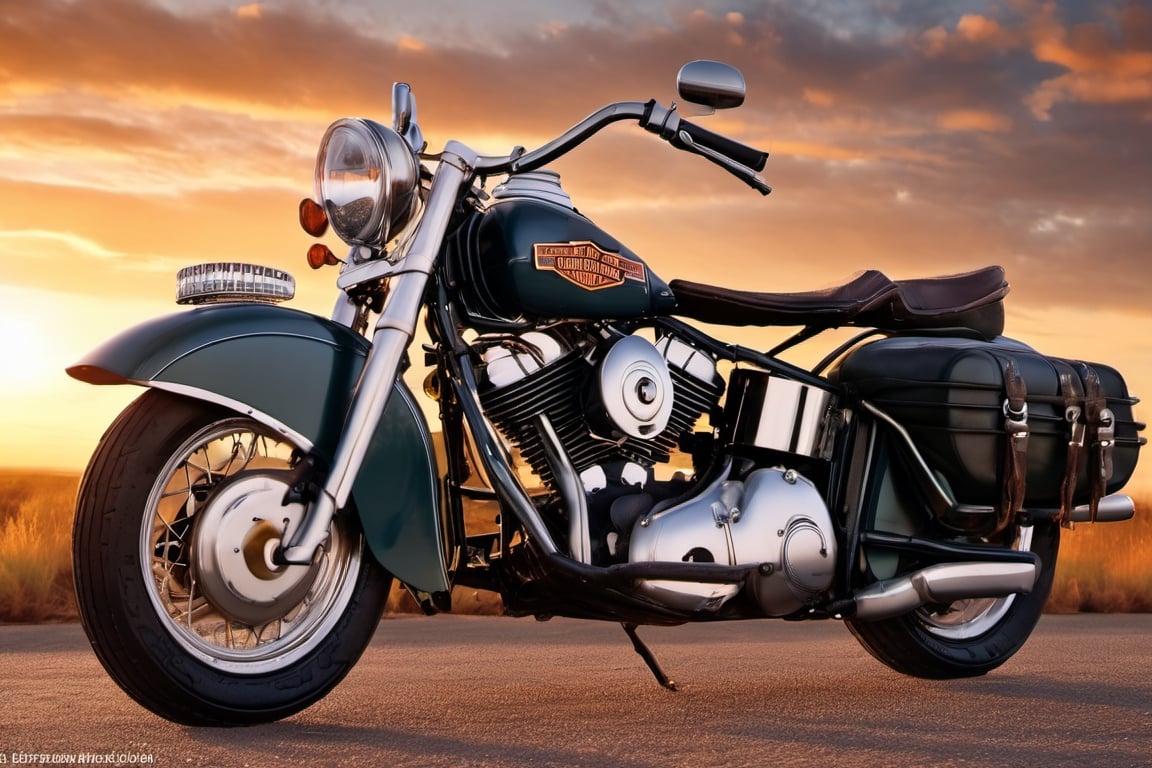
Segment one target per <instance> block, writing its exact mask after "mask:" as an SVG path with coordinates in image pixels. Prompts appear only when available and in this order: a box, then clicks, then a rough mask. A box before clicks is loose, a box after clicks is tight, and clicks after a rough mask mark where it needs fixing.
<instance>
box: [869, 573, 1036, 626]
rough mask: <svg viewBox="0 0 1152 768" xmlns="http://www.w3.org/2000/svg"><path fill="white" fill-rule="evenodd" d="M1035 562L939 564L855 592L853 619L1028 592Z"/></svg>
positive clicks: (883, 616) (872, 617)
mask: <svg viewBox="0 0 1152 768" xmlns="http://www.w3.org/2000/svg"><path fill="white" fill-rule="evenodd" d="M1036 576H1037V570H1036V565H1035V564H1034V563H988V562H983V563H942V564H940V565H931V566H928V567H927V568H925V569H923V570H920V571H916V572H915V573H911V574H908V575H907V576H900V577H898V578H895V579H888V580H886V581H881V582H878V583H876V584H873V585H871V586H869V587H868V588H866V589H864V590H862V591H860V592H858V593H857V594H856V596H855V598H854V599H853V603H854V604H855V609H856V610H855V613H854V614H853V615H852V618H856V619H861V620H864V621H877V620H879V619H890V618H892V617H893V616H899V615H901V614H904V613H908V612H909V611H913V610H915V609H917V608H919V607H920V606H922V605H926V604H928V603H942V604H945V605H946V604H948V603H951V602H954V601H956V600H969V599H973V598H978V597H1007V596H1008V595H1011V594H1015V593H1017V592H1031V591H1032V586H1033V585H1034V584H1035V583H1036Z"/></svg>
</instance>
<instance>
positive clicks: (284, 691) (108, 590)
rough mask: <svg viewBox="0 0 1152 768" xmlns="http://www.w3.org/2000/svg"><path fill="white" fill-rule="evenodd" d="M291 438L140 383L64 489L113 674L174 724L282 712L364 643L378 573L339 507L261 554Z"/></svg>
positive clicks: (281, 519) (94, 636)
mask: <svg viewBox="0 0 1152 768" xmlns="http://www.w3.org/2000/svg"><path fill="white" fill-rule="evenodd" d="M295 451H296V447H295V446H293V445H292V444H290V443H288V442H286V441H284V439H283V438H281V437H278V436H276V435H275V434H274V433H273V432H271V431H270V430H268V429H267V428H266V427H264V426H262V425H260V424H259V423H257V422H255V421H253V420H251V419H248V418H246V417H241V416H237V415H236V414H234V413H231V412H229V411H226V410H223V409H219V408H216V407H215V406H211V405H208V404H205V403H202V402H199V401H195V400H189V399H187V398H181V397H177V396H174V395H170V394H166V393H163V392H156V391H149V392H148V393H146V394H145V395H143V396H142V397H141V398H140V399H138V400H137V401H136V402H135V403H133V404H132V405H131V406H129V408H128V409H127V410H126V411H125V412H124V413H123V414H121V416H120V418H119V419H118V420H117V421H116V423H115V424H113V426H112V427H110V428H109V430H108V433H107V434H106V435H105V436H104V438H103V440H102V441H101V444H100V447H99V448H98V449H97V452H96V454H95V456H94V457H93V459H92V462H91V463H90V465H89V468H88V471H87V472H86V473H85V478H84V481H83V482H82V484H81V490H80V494H79V496H78V501H77V515H76V524H75V530H74V541H73V548H74V552H73V554H74V558H73V559H74V564H75V570H76V584H77V598H78V603H79V606H80V613H81V619H82V621H83V623H84V626H85V630H86V631H87V632H88V635H89V638H90V640H91V641H92V645H93V648H94V649H95V650H96V653H97V656H98V657H99V658H100V660H101V662H103V663H104V666H105V668H106V669H107V670H108V671H109V673H110V674H111V675H112V677H113V678H114V679H115V680H116V681H117V683H119V684H120V685H121V687H122V688H124V690H125V691H127V692H128V693H129V694H130V695H132V696H133V697H134V698H136V699H137V700H138V701H139V702H140V703H142V704H144V706H146V707H148V708H149V709H151V710H152V711H154V712H156V713H158V714H160V715H162V716H164V717H167V718H169V719H172V720H175V721H177V722H182V723H190V724H212V725H232V724H243V723H253V722H267V721H269V720H275V719H278V718H280V717H284V716H286V715H288V714H292V713H294V712H296V711H299V710H300V709H303V708H304V707H306V706H308V705H309V704H311V703H313V702H314V701H316V700H317V699H319V698H320V697H322V696H323V695H324V694H326V693H327V692H328V691H329V690H330V689H331V688H332V687H333V686H334V685H336V683H338V682H339V680H340V679H342V678H343V676H344V675H345V674H346V673H347V671H348V670H349V669H350V668H351V666H352V664H354V663H355V661H356V659H357V658H358V657H359V656H360V653H361V652H362V651H363V649H364V647H365V646H366V645H367V643H368V642H369V641H370V640H371V637H372V634H373V632H374V631H375V626H376V622H377V620H378V619H379V616H380V612H381V611H382V609H383V604H384V601H385V600H386V598H387V594H388V589H389V586H390V582H391V578H390V577H389V576H388V574H387V573H385V572H384V571H383V569H381V568H380V566H379V565H378V564H377V563H376V561H375V560H374V558H373V557H372V556H371V555H370V554H369V553H368V551H367V550H366V548H365V545H364V540H363V535H362V534H361V532H360V529H359V526H358V524H357V521H356V519H355V516H354V515H350V514H344V513H342V514H340V515H338V516H337V519H336V520H335V522H334V523H333V526H332V528H331V530H330V535H329V538H328V540H327V542H326V543H325V544H324V545H323V546H322V547H321V548H320V550H319V551H318V552H317V554H316V556H315V558H314V559H313V561H312V563H310V564H308V565H279V564H277V563H276V562H275V559H274V557H273V555H274V553H275V551H276V549H277V548H278V547H279V546H280V544H281V542H282V540H283V539H284V538H285V537H286V536H291V534H292V532H293V531H294V530H295V528H296V527H297V526H298V525H299V524H300V522H301V520H302V519H303V516H304V512H305V509H304V507H303V506H302V505H300V504H289V505H284V504H283V500H284V496H285V492H286V491H287V490H288V487H289V482H290V480H289V476H290V471H291V468H292V465H293V457H294V454H295Z"/></svg>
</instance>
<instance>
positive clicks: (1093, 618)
mask: <svg viewBox="0 0 1152 768" xmlns="http://www.w3.org/2000/svg"><path fill="white" fill-rule="evenodd" d="M641 636H642V637H644V638H645V639H646V640H647V641H648V642H649V644H650V645H651V646H652V647H653V649H654V650H655V652H656V654H657V655H658V656H659V657H660V659H661V661H662V662H663V663H664V665H665V667H666V668H667V669H668V671H669V673H670V674H671V676H672V677H673V678H674V679H675V680H676V681H677V682H678V683H679V685H680V688H681V690H679V691H677V692H670V691H666V690H664V689H662V688H660V687H659V686H657V685H656V683H655V682H654V681H653V680H652V678H651V677H650V675H649V673H648V671H647V669H646V668H645V667H644V665H643V663H642V662H641V660H640V658H639V657H638V656H636V655H635V654H634V653H633V651H632V648H631V645H630V643H629V642H628V639H627V637H626V636H625V635H624V632H623V631H622V630H621V629H620V628H619V627H618V626H617V625H612V624H594V623H588V622H577V621H569V620H562V619H556V620H554V621H551V622H547V623H537V622H535V621H533V620H531V619H508V618H495V617H470V616H438V617H433V618H420V617H403V618H389V619H385V620H384V621H383V622H381V624H380V629H379V631H378V632H377V634H376V637H375V639H374V641H373V644H372V646H371V647H370V648H369V649H368V651H367V652H366V653H365V656H364V658H363V659H362V660H361V662H360V664H359V665H358V666H357V667H356V668H355V669H354V670H353V671H352V673H351V674H350V675H349V676H348V678H347V679H346V680H345V681H344V682H343V683H342V684H341V685H340V686H339V687H338V688H337V689H336V690H335V691H334V692H333V693H332V694H330V695H329V696H328V697H327V698H326V699H325V700H323V701H321V702H320V703H318V704H316V705H315V706H313V707H312V708H311V709H308V710H306V711H305V712H303V713H301V714H299V715H296V716H295V717H292V718H289V719H287V720H284V721H281V722H279V723H275V724H272V725H265V726H257V727H251V728H243V729H196V728H187V727H183V726H177V725H173V724H171V723H168V722H166V721H164V720H161V719H159V718H157V717H155V716H153V715H152V714H150V713H149V712H147V711H145V710H143V709H141V708H140V707H138V706H137V705H136V704H135V703H134V702H132V701H131V700H130V699H128V697H127V696H125V695H124V694H123V693H121V691H120V690H119V688H117V687H116V686H115V684H113V683H112V681H111V680H110V679H109V678H108V677H107V676H106V675H105V674H104V672H103V670H102V669H101V668H100V666H99V664H98V662H97V661H96V658H95V656H94V655H93V654H92V652H91V651H90V649H89V648H88V645H87V641H86V639H85V638H84V635H83V632H82V631H81V629H80V628H79V627H78V626H76V625H58V626H6V627H0V690H2V695H3V702H2V703H0V764H5V763H6V764H7V765H13V764H20V765H44V764H56V765H60V764H67V763H62V762H60V761H63V760H65V756H67V755H71V754H78V753H83V754H86V755H89V756H90V757H89V759H90V760H92V759H93V758H94V757H95V758H102V759H112V760H113V762H111V763H104V764H105V765H109V764H110V765H117V764H119V765H157V766H199V765H205V766H251V767H252V768H273V767H274V766H286V765H314V766H353V765H355V766H596V768H603V767H604V766H625V767H627V768H641V767H648V766H652V767H653V768H655V767H656V766H660V767H661V768H664V767H665V766H721V765H731V766H756V767H757V768H765V767H766V766H821V768H830V767H831V766H869V768H875V767H876V766H1046V767H1048V766H1108V768H1112V767H1114V766H1152V615H1111V616H1099V615H1076V616H1045V617H1044V618H1043V619H1042V620H1041V622H1040V626H1039V628H1038V629H1037V631H1036V633H1035V634H1034V635H1033V637H1032V639H1031V640H1030V641H1029V643H1028V644H1027V645H1025V647H1024V649H1023V650H1022V651H1020V653H1018V654H1017V655H1016V656H1015V657H1014V658H1013V659H1011V660H1010V661H1009V662H1008V663H1007V664H1005V665H1004V666H1003V667H1001V668H1000V669H999V670H997V671H995V672H993V673H991V674H989V675H987V676H985V677H983V678H977V679H972V680H962V681H950V682H928V681H921V680H914V679H911V678H906V677H903V676H900V675H897V674H896V673H894V672H891V671H889V670H888V669H887V668H886V667H883V666H882V665H881V664H880V663H879V662H877V661H874V660H873V659H872V658H871V657H870V656H868V655H867V654H866V653H865V651H864V650H863V649H862V648H861V647H860V646H858V645H857V644H856V642H855V640H853V639H852V638H851V636H850V635H849V634H848V632H847V630H846V629H845V628H844V627H843V626H840V625H839V624H838V623H835V622H822V623H814V624H786V623H782V622H748V623H741V624H725V625H708V626H685V627H676V628H647V629H645V628H642V629H641ZM52 760H56V761H57V762H56V763H51V762H50V761H52Z"/></svg>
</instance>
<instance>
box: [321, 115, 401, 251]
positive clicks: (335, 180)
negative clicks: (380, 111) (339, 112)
mask: <svg viewBox="0 0 1152 768" xmlns="http://www.w3.org/2000/svg"><path fill="white" fill-rule="evenodd" d="M419 186H420V168H419V166H418V165H417V162H416V156H415V155H414V154H413V152H412V149H411V148H410V147H409V146H408V143H407V142H406V141H404V139H403V138H401V136H400V134H398V133H396V131H394V130H392V129H391V128H387V127H385V126H383V125H380V124H379V123H374V122H372V121H371V120H361V119H358V118H344V119H343V120H337V121H336V122H334V123H332V125H330V126H328V130H327V132H325V134H324V139H323V140H322V141H321V142H320V152H319V154H318V155H317V157H316V197H317V199H319V200H320V203H321V205H323V206H324V210H325V212H326V213H327V214H328V220H329V221H330V222H331V223H332V229H333V230H335V232H336V234H337V235H339V236H340V239H341V240H343V241H344V242H346V243H348V244H349V245H367V246H382V245H384V244H385V243H387V242H388V241H389V240H390V239H392V238H393V237H395V236H396V234H397V233H398V232H400V230H402V229H403V228H404V226H405V225H406V224H407V223H408V222H409V221H410V220H411V218H412V214H413V213H414V212H415V211H416V208H417V206H418V204H419Z"/></svg>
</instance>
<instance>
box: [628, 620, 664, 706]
mask: <svg viewBox="0 0 1152 768" xmlns="http://www.w3.org/2000/svg"><path fill="white" fill-rule="evenodd" d="M620 626H622V627H624V632H626V633H627V635H628V639H629V640H631V641H632V647H633V648H634V649H636V653H638V654H640V658H642V659H644V663H645V664H647V665H648V669H650V670H652V675H653V676H654V677H655V678H656V682H658V683H660V685H662V686H664V687H665V688H667V689H668V690H670V691H675V690H677V689H676V683H675V682H674V681H673V680H672V679H671V678H669V677H668V675H667V674H666V673H665V672H664V670H663V669H662V668H661V667H660V662H659V661H657V660H656V657H655V656H654V655H653V654H652V649H650V648H649V647H648V646H647V645H645V644H644V641H643V640H641V639H640V635H638V634H636V625H635V624H631V623H629V622H621V623H620Z"/></svg>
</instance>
